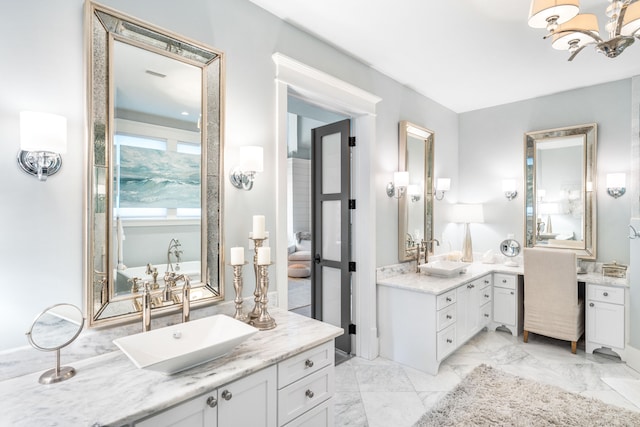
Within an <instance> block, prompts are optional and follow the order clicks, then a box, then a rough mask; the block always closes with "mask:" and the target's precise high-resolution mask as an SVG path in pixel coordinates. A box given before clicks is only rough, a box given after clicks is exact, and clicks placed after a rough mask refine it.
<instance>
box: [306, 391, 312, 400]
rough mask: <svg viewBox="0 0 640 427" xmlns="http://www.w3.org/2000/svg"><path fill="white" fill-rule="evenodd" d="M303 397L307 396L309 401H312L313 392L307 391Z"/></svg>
mask: <svg viewBox="0 0 640 427" xmlns="http://www.w3.org/2000/svg"><path fill="white" fill-rule="evenodd" d="M304 395H305V396H307V397H308V398H309V399H313V396H314V394H313V392H312V391H311V390H307V391H305V392H304Z"/></svg>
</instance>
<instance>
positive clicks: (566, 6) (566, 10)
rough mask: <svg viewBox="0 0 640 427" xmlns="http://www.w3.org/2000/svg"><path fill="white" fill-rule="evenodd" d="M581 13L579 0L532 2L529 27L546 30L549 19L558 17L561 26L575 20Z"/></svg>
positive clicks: (541, 0) (536, 0)
mask: <svg viewBox="0 0 640 427" xmlns="http://www.w3.org/2000/svg"><path fill="white" fill-rule="evenodd" d="M579 12H580V3H579V1H578V0H532V1H531V8H530V9H529V21H528V22H529V26H530V27H533V28H546V27H547V24H548V22H547V19H548V18H550V17H553V16H557V17H558V18H557V21H556V22H557V23H558V24H561V23H563V22H566V21H568V20H569V19H571V18H573V17H574V16H576V15H577V14H578V13H579Z"/></svg>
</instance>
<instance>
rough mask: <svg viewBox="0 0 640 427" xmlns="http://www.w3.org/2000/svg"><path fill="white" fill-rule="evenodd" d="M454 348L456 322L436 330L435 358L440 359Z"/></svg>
mask: <svg viewBox="0 0 640 427" xmlns="http://www.w3.org/2000/svg"><path fill="white" fill-rule="evenodd" d="M455 349H456V324H455V323H454V324H453V325H451V326H449V327H448V328H445V329H443V330H442V331H440V332H438V338H437V349H436V358H437V359H438V360H442V359H444V358H445V357H447V356H448V355H449V354H450V353H451V352H452V351H453V350H455Z"/></svg>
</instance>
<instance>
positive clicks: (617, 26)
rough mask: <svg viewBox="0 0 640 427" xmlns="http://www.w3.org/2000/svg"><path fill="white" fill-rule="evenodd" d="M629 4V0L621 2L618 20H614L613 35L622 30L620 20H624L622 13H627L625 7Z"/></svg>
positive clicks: (617, 34)
mask: <svg viewBox="0 0 640 427" xmlns="http://www.w3.org/2000/svg"><path fill="white" fill-rule="evenodd" d="M630 4H631V0H624V2H623V3H622V7H621V8H620V14H619V15H618V21H617V22H616V32H615V34H614V36H615V37H617V36H619V35H620V31H622V21H623V20H624V15H625V13H627V7H629V5H630Z"/></svg>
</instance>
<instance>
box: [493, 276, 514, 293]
mask: <svg viewBox="0 0 640 427" xmlns="http://www.w3.org/2000/svg"><path fill="white" fill-rule="evenodd" d="M493 284H494V286H496V287H498V288H507V289H515V288H516V276H514V275H512V274H502V273H494V275H493Z"/></svg>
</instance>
